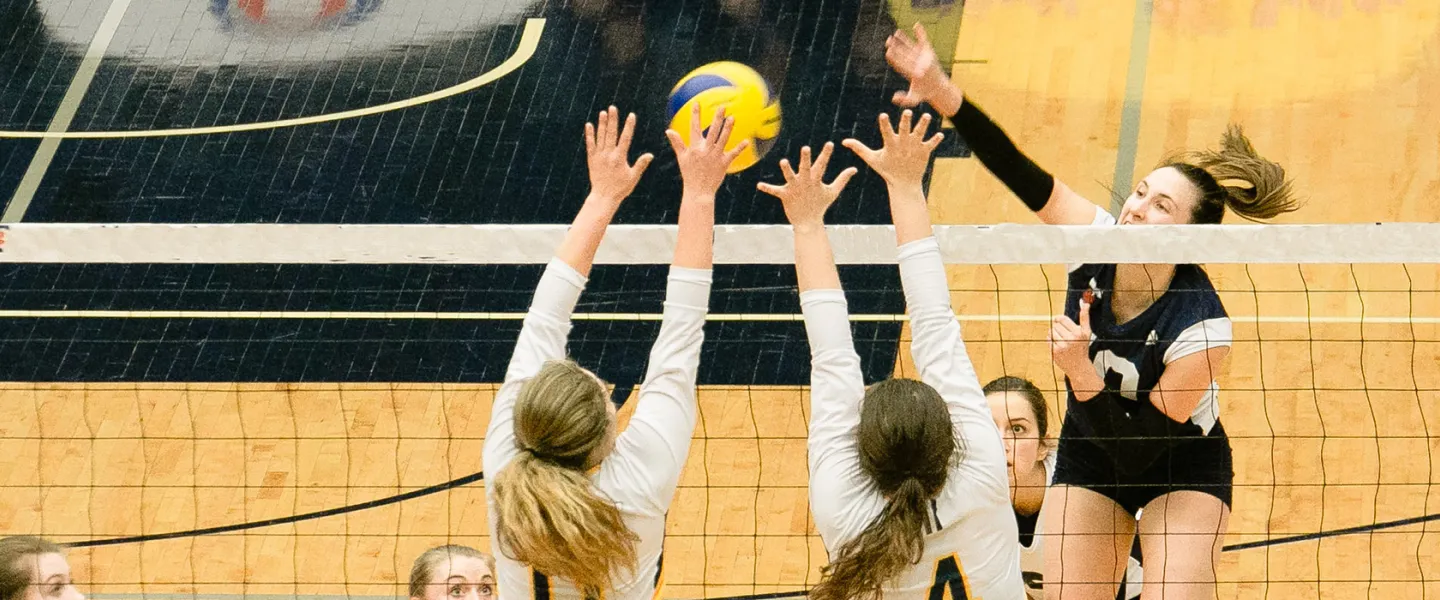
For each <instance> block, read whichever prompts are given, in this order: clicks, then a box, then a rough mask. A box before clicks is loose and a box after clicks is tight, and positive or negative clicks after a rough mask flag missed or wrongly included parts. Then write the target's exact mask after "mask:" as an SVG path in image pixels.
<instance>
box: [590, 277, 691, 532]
mask: <svg viewBox="0 0 1440 600" xmlns="http://www.w3.org/2000/svg"><path fill="white" fill-rule="evenodd" d="M710 274H711V272H710V271H709V270H699V269H686V268H682V267H671V268H670V281H669V286H668V289H667V291H666V294H665V311H664V316H663V317H662V320H661V324H660V334H659V336H657V337H656V339H655V345H654V346H653V347H652V348H651V350H650V364H649V368H648V369H647V370H646V373H645V382H644V383H643V384H641V387H640V396H639V398H638V399H637V400H636V401H637V402H639V403H640V404H639V406H636V407H635V414H634V416H632V417H631V418H630V425H629V426H628V427H626V428H625V431H624V433H621V434H620V437H619V439H618V440H616V442H615V451H614V453H612V454H611V455H610V456H609V457H608V458H606V459H605V461H604V462H603V463H602V465H601V468H600V472H599V474H598V475H596V478H595V484H596V485H597V486H599V488H600V489H601V490H604V491H605V492H607V493H608V494H609V495H610V497H611V498H612V499H614V500H616V501H617V502H621V503H623V504H624V505H625V506H624V508H625V510H627V511H631V512H636V513H641V514H650V515H660V516H664V514H665V512H666V511H667V510H669V508H670V501H671V499H673V498H674V496H675V487H676V485H678V484H679V481H680V470H681V469H682V468H683V467H684V466H685V461H686V459H687V458H688V457H689V455H690V440H691V439H692V438H694V435H695V422H696V420H697V414H698V409H697V408H696V399H695V377H696V373H697V372H698V370H699V367H700V347H701V345H702V343H703V342H704V339H705V331H704V327H705V315H706V314H707V312H708V310H709V306H710V282H711V275H710Z"/></svg>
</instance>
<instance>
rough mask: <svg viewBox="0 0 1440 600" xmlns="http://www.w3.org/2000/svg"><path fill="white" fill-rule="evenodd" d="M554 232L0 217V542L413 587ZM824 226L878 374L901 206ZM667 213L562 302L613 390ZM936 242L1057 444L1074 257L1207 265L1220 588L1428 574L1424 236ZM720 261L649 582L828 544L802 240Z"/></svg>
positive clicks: (300, 587)
mask: <svg viewBox="0 0 1440 600" xmlns="http://www.w3.org/2000/svg"><path fill="white" fill-rule="evenodd" d="M564 231H565V227H564V226H550V225H535V226H516V225H489V226H408V225H353V226H352V225H63V224H55V225H43V224H34V225H31V224H24V225H15V226H11V227H10V228H9V229H4V230H3V231H0V233H3V238H0V239H3V243H0V273H4V276H5V281H6V283H5V287H4V296H3V300H0V318H3V319H4V320H3V323H4V326H5V330H4V332H3V334H0V372H3V373H4V375H3V376H0V380H3V381H6V382H8V383H4V384H3V385H0V457H3V459H0V481H3V482H4V483H3V489H0V498H3V499H4V500H3V502H0V532H3V533H4V534H7V535H8V534H16V533H30V534H41V535H45V536H47V537H51V538H53V539H56V540H58V541H62V542H66V543H70V544H73V545H74V549H73V550H72V551H71V552H72V555H71V560H72V564H74V565H75V568H76V579H77V581H78V582H79V583H80V585H81V587H82V590H84V591H86V592H87V593H89V594H90V595H91V597H93V598H99V599H101V600H104V599H107V598H109V599H113V600H140V599H142V598H145V599H162V600H178V599H179V598H191V597H205V598H220V599H225V598H232V597H235V598H238V597H241V596H245V597H255V598H265V599H267V600H275V599H278V598H291V597H298V598H302V599H306V600H314V599H316V598H320V597H324V598H327V599H334V598H337V597H339V596H346V597H351V598H360V597H376V598H379V597H385V598H394V597H398V596H406V595H408V593H407V592H406V583H407V582H406V577H407V576H408V573H409V571H410V564H411V562H412V561H413V560H414V559H415V558H416V557H417V556H419V555H420V553H421V552H423V551H424V550H425V549H427V548H430V547H433V546H436V545H440V544H444V543H456V544H465V545H472V546H476V547H478V548H481V549H488V547H489V535H488V531H487V528H486V520H485V506H484V485H485V483H484V474H483V473H481V472H480V465H481V461H480V448H481V445H482V441H483V435H484V431H485V426H486V424H487V422H488V419H489V408H490V399H491V396H492V395H493V393H494V391H495V389H496V385H497V384H498V382H499V379H500V377H501V376H502V375H503V371H504V368H505V361H506V360H508V358H509V350H510V349H511V348H512V347H513V343H514V338H515V335H516V334H517V333H518V331H519V326H520V321H521V319H522V318H523V316H524V311H525V307H526V306H527V305H528V303H529V299H530V294H531V293H532V292H533V290H534V285H535V282H536V281H537V280H538V278H539V275H540V273H541V269H542V268H543V265H544V263H545V262H546V261H548V260H549V258H550V257H551V255H552V253H553V251H554V248H555V247H556V246H557V245H558V243H559V240H560V239H561V237H563V235H564ZM830 233H831V239H832V242H833V244H834V247H835V251H836V259H837V261H838V262H840V263H841V265H842V266H841V276H842V280H843V282H844V284H845V286H846V291H847V297H848V298H849V300H850V305H851V312H852V313H853V318H852V321H853V322H852V327H853V328H854V331H855V338H856V344H857V349H858V350H859V352H860V354H861V358H862V362H863V364H864V369H865V372H866V378H867V380H869V381H874V380H878V379H881V378H883V377H886V376H891V375H913V372H914V371H913V366H911V365H910V363H909V358H908V354H909V348H908V331H907V329H906V327H905V317H904V304H903V296H902V295H901V292H900V289H899V278H898V273H897V270H896V268H895V266H894V263H895V253H896V251H895V241H894V233H893V230H892V229H891V228H889V227H883V226H859V225H856V226H837V227H832V228H831V230H830ZM674 235H675V229H674V227H666V226H618V225H617V226H613V227H612V228H611V231H610V233H609V234H608V236H607V238H606V242H605V244H604V245H603V246H602V248H601V250H600V252H599V255H598V257H597V266H596V267H595V270H594V272H593V273H592V277H591V284H590V286H589V287H588V288H587V292H586V294H585V296H584V297H582V299H581V303H580V306H579V307H578V308H577V314H576V323H575V329H574V333H573V334H572V338H571V344H570V351H571V354H572V355H573V356H574V357H575V358H576V359H577V360H578V361H579V362H581V363H582V364H585V365H587V366H591V367H592V368H594V369H595V370H596V372H597V373H598V374H599V375H600V376H601V377H603V378H605V379H606V380H607V381H609V382H611V383H613V384H614V385H615V388H616V390H615V394H616V397H617V400H624V399H627V398H633V397H634V390H635V387H636V386H637V385H638V384H640V381H639V378H640V376H641V375H642V374H643V369H644V363H645V360H646V355H647V354H648V351H649V345H650V343H651V342H652V341H653V340H654V334H655V331H656V330H657V329H658V326H659V313H660V303H661V301H662V299H663V291H664V273H665V266H664V263H666V262H668V260H669V258H670V256H671V250H672V248H673V244H674ZM936 235H937V237H938V238H939V240H940V242H941V247H942V252H943V254H944V256H945V259H946V262H947V263H949V264H950V265H951V266H950V271H949V277H950V287H951V290H952V298H953V304H954V306H955V309H956V312H957V313H958V315H959V318H960V319H961V321H962V326H963V328H964V335H965V339H966V342H967V345H968V349H969V352H970V355H971V358H972V359H973V360H974V362H975V365H976V368H977V371H978V372H979V374H980V376H981V379H982V382H983V381H986V380H989V379H991V378H994V377H999V376H1001V375H1015V376H1020V377H1025V378H1028V379H1031V380H1032V381H1035V382H1036V383H1037V384H1038V385H1039V386H1040V387H1041V388H1042V389H1044V390H1046V392H1047V397H1048V399H1049V401H1050V405H1051V411H1052V414H1051V419H1050V423H1051V427H1050V429H1051V432H1050V434H1051V435H1052V436H1054V435H1056V434H1058V425H1057V424H1058V423H1059V418H1058V417H1059V412H1060V410H1061V408H1062V407H1063V389H1064V384H1063V379H1061V377H1060V374H1059V372H1058V371H1057V370H1056V369H1055V368H1054V367H1053V366H1052V364H1051V361H1050V351H1049V347H1048V344H1047V342H1046V333H1047V331H1048V328H1049V323H1050V320H1051V318H1052V317H1053V316H1054V315H1055V314H1057V312H1058V311H1059V309H1060V307H1061V305H1062V303H1063V300H1064V296H1065V281H1066V277H1065V267H1064V265H1065V264H1067V263H1080V262H1084V263H1197V264H1202V265H1204V266H1205V267H1206V269H1207V271H1208V273H1209V274H1210V276H1211V279H1212V281H1213V282H1214V284H1215V287H1216V288H1217V289H1218V290H1219V293H1220V297H1221V299H1222V300H1223V301H1224V303H1225V307H1226V309H1227V311H1228V312H1229V314H1230V316H1231V318H1232V320H1233V323H1234V344H1233V346H1232V351H1231V354H1230V357H1229V359H1228V361H1227V365H1226V367H1225V371H1224V372H1223V374H1222V375H1221V376H1220V377H1219V380H1220V386H1221V394H1220V404H1221V419H1222V421H1223V422H1224V424H1225V428H1226V430H1227V432H1228V434H1229V436H1230V439H1231V443H1232V446H1233V447H1234V452H1235V472H1236V478H1235V498H1234V512H1233V515H1232V517H1231V520H1230V525H1229V532H1228V534H1227V536H1226V550H1227V551H1226V552H1225V553H1224V554H1223V558H1222V569H1221V572H1220V579H1221V581H1222V584H1221V587H1222V594H1223V595H1224V596H1225V597H1256V596H1257V595H1259V594H1265V595H1266V597H1276V598H1285V597H1316V596H1317V595H1322V594H1323V595H1327V596H1328V595H1334V596H1335V597H1355V596H1360V595H1374V596H1383V597H1387V598H1422V597H1433V596H1435V595H1440V490H1437V489H1436V482H1437V481H1440V464H1437V461H1436V457H1437V455H1440V437H1437V432H1440V243H1436V242H1435V240H1437V239H1440V225H1437V224H1357V225H1309V226H1299V225H1216V226H1147V227H1122V228H1116V227H1101V228H1097V227H1049V226H1032V225H999V226H939V227H937V228H936ZM715 256H716V262H717V266H716V270H715V271H716V284H715V291H714V294H713V297H712V305H711V313H712V314H711V315H710V317H709V320H710V321H711V322H710V323H709V325H708V326H707V330H706V336H707V343H706V349H705V352H704V355H703V357H702V365H703V367H702V373H701V387H700V394H699V398H700V409H701V410H700V414H701V417H700V423H699V425H698V426H697V428H696V431H695V443H694V445H693V447H692V450H691V455H690V461H689V464H688V465H687V467H686V470H685V473H684V475H683V477H682V480H681V486H680V489H679V491H678V492H677V494H676V497H675V500H674V503H673V504H672V507H671V509H670V512H669V535H668V538H667V541H666V550H665V559H664V580H665V589H664V596H665V597H668V598H701V597H707V598H716V597H733V596H758V595H763V596H764V597H775V596H777V595H778V596H788V595H800V594H803V591H804V590H805V589H806V588H807V587H808V586H810V585H813V584H814V583H815V582H816V581H818V579H819V568H820V567H821V566H822V565H823V564H825V552H824V548H823V546H822V545H821V543H820V540H819V538H818V537H817V536H816V535H815V533H814V529H813V526H812V524H811V517H810V515H809V512H808V506H807V496H806V465H805V435H806V419H807V417H808V413H809V409H808V406H807V405H808V402H809V398H808V394H807V392H806V388H805V382H806V381H808V361H809V350H808V345H807V343H806V341H805V336H804V329H803V323H802V322H801V320H800V316H799V306H798V300H797V299H796V294H795V279H794V273H793V267H791V266H790V264H791V262H792V260H793V245H792V238H791V236H790V232H789V229H788V227H783V226H720V227H717V228H716V252H715ZM630 406H633V404H631V405H630ZM624 412H625V411H622V413H624ZM622 418H623V417H622ZM504 593H505V591H504V590H501V594H504Z"/></svg>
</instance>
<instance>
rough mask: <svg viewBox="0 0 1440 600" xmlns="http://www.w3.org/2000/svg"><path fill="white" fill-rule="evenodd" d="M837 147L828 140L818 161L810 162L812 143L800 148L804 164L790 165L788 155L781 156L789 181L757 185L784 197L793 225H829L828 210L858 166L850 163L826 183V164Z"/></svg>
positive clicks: (803, 226) (780, 197)
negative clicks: (826, 221)
mask: <svg viewBox="0 0 1440 600" xmlns="http://www.w3.org/2000/svg"><path fill="white" fill-rule="evenodd" d="M834 150H835V144H832V143H829V142H826V143H825V148H823V149H822V150H820V156H818V157H816V158H815V162H814V163H811V162H810V147H809V146H805V147H804V148H801V149H800V168H799V169H798V170H794V169H791V168H790V161H789V160H788V159H784V158H782V159H780V172H781V173H782V174H784V176H785V185H782V186H775V185H771V184H768V183H764V182H761V183H760V184H759V185H758V186H757V187H758V188H759V189H760V191H762V192H765V193H767V194H770V195H771V196H774V197H776V198H779V199H780V203H781V204H782V205H783V206H784V207H785V218H787V219H789V220H790V225H792V226H793V227H795V228H797V229H799V228H812V229H813V228H818V227H824V226H825V211H827V210H829V209H830V205H832V204H834V203H835V199H836V198H839V197H840V192H841V191H842V190H844V189H845V185H846V184H848V183H850V178H851V177H854V176H855V173H856V172H857V169H856V168H855V167H850V168H848V169H845V170H844V171H841V172H840V174H839V175H837V176H835V180H834V181H831V182H830V183H828V184H827V183H825V167H826V166H827V165H829V164H830V155H831V154H832V153H833V151H834Z"/></svg>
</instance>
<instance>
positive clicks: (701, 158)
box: [665, 103, 750, 197]
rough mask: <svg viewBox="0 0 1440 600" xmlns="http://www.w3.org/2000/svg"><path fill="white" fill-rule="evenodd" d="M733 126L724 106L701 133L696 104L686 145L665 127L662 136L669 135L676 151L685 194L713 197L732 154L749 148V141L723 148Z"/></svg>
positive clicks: (672, 146)
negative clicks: (688, 140)
mask: <svg viewBox="0 0 1440 600" xmlns="http://www.w3.org/2000/svg"><path fill="white" fill-rule="evenodd" d="M734 127H735V118H734V117H726V116H725V109H724V108H721V109H720V110H719V111H717V112H716V113H715V120H714V121H712V122H711V124H710V131H709V132H705V133H702V132H701V129H700V105H699V103H696V104H695V108H694V109H693V110H692V111H691V113H690V145H689V146H686V145H685V141H684V140H682V139H680V134H679V133H677V132H676V131H675V130H674V129H667V130H665V137H667V138H670V147H671V148H673V149H674V150H675V160H676V161H677V162H678V163H680V178H681V179H682V180H684V182H685V195H686V196H687V197H690V196H692V195H702V196H705V195H708V196H714V195H715V192H716V191H717V190H719V189H720V184H721V183H722V182H724V181H725V170H726V169H729V168H730V163H732V162H734V161H735V157H737V156H740V153H741V152H744V151H745V148H747V147H749V145H750V140H745V141H742V142H740V143H739V144H737V145H736V146H735V149H734V150H731V151H729V152H726V151H725V146H726V144H728V143H730V130H731V129H733V128H734Z"/></svg>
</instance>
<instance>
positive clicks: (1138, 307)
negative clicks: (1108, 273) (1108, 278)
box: [1110, 264, 1175, 323]
mask: <svg viewBox="0 0 1440 600" xmlns="http://www.w3.org/2000/svg"><path fill="white" fill-rule="evenodd" d="M1174 278H1175V265H1152V264H1124V265H1115V282H1114V286H1115V287H1114V290H1112V291H1111V292H1110V293H1111V294H1112V296H1111V299H1110V306H1111V310H1112V311H1113V312H1114V313H1115V320H1116V322H1119V323H1124V322H1126V321H1129V320H1130V319H1133V318H1135V317H1137V316H1139V315H1140V313H1142V312H1145V309H1147V308H1150V305H1151V304H1154V303H1155V301H1156V300H1158V299H1160V296H1162V295H1164V294H1165V291H1166V290H1168V289H1170V280H1172V279H1174Z"/></svg>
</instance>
